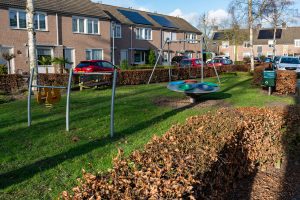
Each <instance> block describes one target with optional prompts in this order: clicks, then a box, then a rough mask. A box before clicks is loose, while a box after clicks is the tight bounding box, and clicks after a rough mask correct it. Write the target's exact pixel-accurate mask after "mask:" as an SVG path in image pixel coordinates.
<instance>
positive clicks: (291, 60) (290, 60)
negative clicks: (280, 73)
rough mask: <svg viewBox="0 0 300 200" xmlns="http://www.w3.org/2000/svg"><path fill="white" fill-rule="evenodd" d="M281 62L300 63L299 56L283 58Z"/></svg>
mask: <svg viewBox="0 0 300 200" xmlns="http://www.w3.org/2000/svg"><path fill="white" fill-rule="evenodd" d="M281 63H287V64H300V61H299V59H298V58H281Z"/></svg>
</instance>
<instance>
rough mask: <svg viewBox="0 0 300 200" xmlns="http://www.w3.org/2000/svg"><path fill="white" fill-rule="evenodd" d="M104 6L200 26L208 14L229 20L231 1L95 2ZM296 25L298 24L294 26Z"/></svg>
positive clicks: (299, 11) (299, 0) (298, 1)
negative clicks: (129, 9) (201, 20)
mask: <svg viewBox="0 0 300 200" xmlns="http://www.w3.org/2000/svg"><path fill="white" fill-rule="evenodd" d="M93 1H95V2H102V3H104V4H109V5H116V6H122V7H127V8H128V7H132V8H134V9H139V10H145V11H150V12H158V13H161V14H167V15H172V16H179V17H182V18H184V19H186V20H187V21H188V22H190V23H191V24H193V25H194V26H197V25H198V21H199V16H200V15H201V14H203V13H207V14H208V16H209V17H211V18H214V19H216V21H217V22H220V21H222V20H224V19H226V18H228V14H227V9H228V7H229V4H230V2H231V0H151V1H149V0H93ZM292 9H293V13H294V15H295V19H296V20H297V21H298V23H297V25H300V0H295V5H294V6H293V8H292ZM293 25H296V24H293Z"/></svg>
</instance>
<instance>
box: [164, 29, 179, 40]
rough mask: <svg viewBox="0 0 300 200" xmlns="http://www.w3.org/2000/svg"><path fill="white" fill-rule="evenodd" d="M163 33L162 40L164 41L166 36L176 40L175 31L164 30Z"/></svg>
mask: <svg viewBox="0 0 300 200" xmlns="http://www.w3.org/2000/svg"><path fill="white" fill-rule="evenodd" d="M163 34H164V41H166V39H167V38H169V39H170V40H177V33H176V32H168V31H164V32H163Z"/></svg>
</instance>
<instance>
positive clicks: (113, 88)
mask: <svg viewBox="0 0 300 200" xmlns="http://www.w3.org/2000/svg"><path fill="white" fill-rule="evenodd" d="M113 76H114V77H113V85H112V95H111V108H110V137H111V138H112V137H113V136H114V131H115V130H114V127H115V126H114V122H115V121H114V118H115V115H114V113H115V95H116V82H117V76H118V70H117V68H116V67H115V69H114V73H113Z"/></svg>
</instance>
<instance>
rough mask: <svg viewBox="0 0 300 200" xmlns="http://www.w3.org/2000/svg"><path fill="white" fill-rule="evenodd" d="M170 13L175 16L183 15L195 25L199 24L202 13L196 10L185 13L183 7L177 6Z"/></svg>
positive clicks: (182, 16)
mask: <svg viewBox="0 0 300 200" xmlns="http://www.w3.org/2000/svg"><path fill="white" fill-rule="evenodd" d="M169 15H171V16H174V17H181V18H183V19H185V20H186V21H188V22H189V23H191V24H192V25H194V26H197V25H198V23H199V17H200V15H199V14H198V13H196V12H191V13H188V14H184V13H183V12H182V10H181V9H179V8H177V9H175V10H174V11H173V12H171V13H169Z"/></svg>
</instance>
